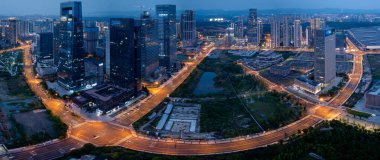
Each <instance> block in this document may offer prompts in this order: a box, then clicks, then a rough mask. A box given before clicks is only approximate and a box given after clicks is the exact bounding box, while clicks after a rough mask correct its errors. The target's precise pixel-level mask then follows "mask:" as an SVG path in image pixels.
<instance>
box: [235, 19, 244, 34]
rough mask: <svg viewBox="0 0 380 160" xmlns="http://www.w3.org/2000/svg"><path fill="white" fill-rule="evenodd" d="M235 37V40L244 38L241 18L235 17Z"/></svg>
mask: <svg viewBox="0 0 380 160" xmlns="http://www.w3.org/2000/svg"><path fill="white" fill-rule="evenodd" d="M235 26H236V27H235V37H236V38H244V22H243V17H242V16H239V17H237V21H236V22H235Z"/></svg>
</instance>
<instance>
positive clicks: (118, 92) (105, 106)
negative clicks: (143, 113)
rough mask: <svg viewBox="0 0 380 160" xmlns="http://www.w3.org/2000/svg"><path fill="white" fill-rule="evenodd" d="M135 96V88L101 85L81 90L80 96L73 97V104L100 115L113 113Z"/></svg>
mask: <svg viewBox="0 0 380 160" xmlns="http://www.w3.org/2000/svg"><path fill="white" fill-rule="evenodd" d="M133 96H134V92H133V90H128V89H125V88H121V87H118V86H115V85H99V86H97V87H95V88H93V89H90V90H87V91H82V92H80V93H79V96H76V97H74V98H73V99H72V102H73V103H72V104H74V105H75V106H76V107H79V108H82V109H85V110H86V111H88V112H96V113H97V114H98V115H103V114H111V113H113V112H114V111H116V110H117V109H118V108H119V107H120V106H121V105H123V104H124V103H126V102H128V101H130V100H131V99H132V98H133Z"/></svg>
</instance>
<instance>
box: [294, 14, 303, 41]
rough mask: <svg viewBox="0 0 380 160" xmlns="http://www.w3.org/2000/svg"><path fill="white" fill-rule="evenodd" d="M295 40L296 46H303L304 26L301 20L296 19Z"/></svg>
mask: <svg viewBox="0 0 380 160" xmlns="http://www.w3.org/2000/svg"><path fill="white" fill-rule="evenodd" d="M293 27H294V28H293V30H294V32H293V40H294V47H297V48H299V47H301V46H302V26H301V21H300V20H295V21H294V25H293Z"/></svg>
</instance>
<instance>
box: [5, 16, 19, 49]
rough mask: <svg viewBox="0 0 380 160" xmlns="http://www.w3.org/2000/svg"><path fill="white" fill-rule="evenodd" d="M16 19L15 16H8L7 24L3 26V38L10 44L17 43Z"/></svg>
mask: <svg viewBox="0 0 380 160" xmlns="http://www.w3.org/2000/svg"><path fill="white" fill-rule="evenodd" d="M17 37H18V36H17V20H16V18H9V19H8V25H7V27H6V28H5V39H6V40H7V41H8V43H9V44H10V45H11V46H15V45H16V44H17Z"/></svg>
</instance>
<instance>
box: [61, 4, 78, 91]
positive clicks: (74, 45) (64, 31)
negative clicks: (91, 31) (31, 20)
mask: <svg viewBox="0 0 380 160" xmlns="http://www.w3.org/2000/svg"><path fill="white" fill-rule="evenodd" d="M58 37H59V38H58V43H59V44H58V46H59V47H58V49H59V51H58V54H59V64H58V84H59V85H60V86H62V87H64V88H65V89H66V90H69V91H75V90H77V89H79V88H80V87H82V82H83V79H84V49H83V22H82V3H81V2H78V1H71V2H64V3H61V17H60V25H59V28H58Z"/></svg>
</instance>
